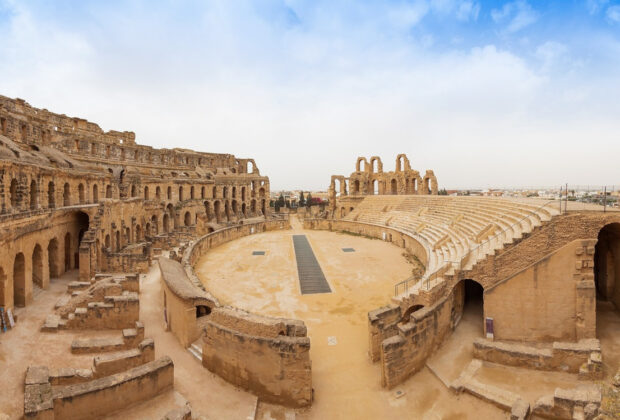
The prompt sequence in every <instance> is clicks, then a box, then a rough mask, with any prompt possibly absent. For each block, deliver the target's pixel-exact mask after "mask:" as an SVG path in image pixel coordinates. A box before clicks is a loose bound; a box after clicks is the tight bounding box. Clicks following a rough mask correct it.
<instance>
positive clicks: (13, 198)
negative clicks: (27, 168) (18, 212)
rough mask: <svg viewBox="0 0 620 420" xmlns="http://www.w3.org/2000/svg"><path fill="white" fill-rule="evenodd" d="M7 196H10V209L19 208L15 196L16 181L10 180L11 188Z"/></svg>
mask: <svg viewBox="0 0 620 420" xmlns="http://www.w3.org/2000/svg"><path fill="white" fill-rule="evenodd" d="M9 194H10V195H11V207H12V208H14V209H17V208H18V207H19V197H18V194H17V180H16V179H12V180H11V187H10V190H9Z"/></svg>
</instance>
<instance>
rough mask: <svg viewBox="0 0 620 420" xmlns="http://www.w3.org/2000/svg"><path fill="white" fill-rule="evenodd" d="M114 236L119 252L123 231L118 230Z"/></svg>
mask: <svg viewBox="0 0 620 420" xmlns="http://www.w3.org/2000/svg"><path fill="white" fill-rule="evenodd" d="M114 236H115V238H114V244H115V249H114V250H115V251H116V252H119V251H120V250H121V232H120V231H119V230H117V231H116V233H115V235H114Z"/></svg>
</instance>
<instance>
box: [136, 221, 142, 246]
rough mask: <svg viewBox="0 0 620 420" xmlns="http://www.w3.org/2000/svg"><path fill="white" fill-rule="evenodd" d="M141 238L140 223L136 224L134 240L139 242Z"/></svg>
mask: <svg viewBox="0 0 620 420" xmlns="http://www.w3.org/2000/svg"><path fill="white" fill-rule="evenodd" d="M141 240H142V226H140V224H137V225H136V242H140V241H141Z"/></svg>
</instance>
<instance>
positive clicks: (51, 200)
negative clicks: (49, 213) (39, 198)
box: [47, 181, 56, 209]
mask: <svg viewBox="0 0 620 420" xmlns="http://www.w3.org/2000/svg"><path fill="white" fill-rule="evenodd" d="M47 206H48V207H49V208H50V209H53V208H54V207H56V192H55V191H54V183H53V182H51V181H50V182H49V183H48V184H47Z"/></svg>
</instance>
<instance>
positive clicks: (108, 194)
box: [105, 185, 112, 198]
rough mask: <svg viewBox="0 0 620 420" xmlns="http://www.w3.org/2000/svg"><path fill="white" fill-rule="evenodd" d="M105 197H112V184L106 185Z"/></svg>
mask: <svg viewBox="0 0 620 420" xmlns="http://www.w3.org/2000/svg"><path fill="white" fill-rule="evenodd" d="M105 198H112V186H111V185H107V186H106V187H105Z"/></svg>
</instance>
